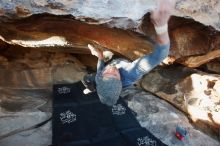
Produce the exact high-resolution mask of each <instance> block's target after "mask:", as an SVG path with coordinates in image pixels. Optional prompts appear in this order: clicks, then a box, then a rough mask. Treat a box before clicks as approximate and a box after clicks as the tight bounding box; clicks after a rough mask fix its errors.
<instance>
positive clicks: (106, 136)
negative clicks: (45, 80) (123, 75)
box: [52, 82, 164, 146]
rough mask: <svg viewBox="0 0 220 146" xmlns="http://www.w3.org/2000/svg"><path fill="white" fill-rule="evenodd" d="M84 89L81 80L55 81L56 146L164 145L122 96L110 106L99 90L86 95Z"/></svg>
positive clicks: (53, 130)
mask: <svg viewBox="0 0 220 146" xmlns="http://www.w3.org/2000/svg"><path fill="white" fill-rule="evenodd" d="M83 90H84V86H83V84H82V83H81V82H77V83H73V84H57V85H54V87H53V118H52V143H53V145H54V146H144V145H147V144H150V145H155V144H156V145H164V144H163V143H162V142H161V141H160V140H158V139H157V138H156V137H154V136H153V135H152V134H151V133H150V132H148V131H147V130H146V129H144V128H142V127H141V126H140V124H139V123H138V121H137V120H136V118H135V116H134V114H133V112H132V111H131V109H129V108H128V106H127V104H126V103H125V102H124V101H123V99H119V101H118V102H117V103H116V104H115V105H113V106H112V107H110V106H107V105H104V104H102V103H101V102H100V101H99V98H98V95H97V94H96V92H93V93H90V94H86V95H85V94H84V93H83Z"/></svg>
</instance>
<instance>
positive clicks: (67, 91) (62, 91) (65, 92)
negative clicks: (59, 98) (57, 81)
mask: <svg viewBox="0 0 220 146" xmlns="http://www.w3.org/2000/svg"><path fill="white" fill-rule="evenodd" d="M57 92H58V93H59V94H67V93H70V88H68V87H65V86H64V87H61V88H58V89H57Z"/></svg>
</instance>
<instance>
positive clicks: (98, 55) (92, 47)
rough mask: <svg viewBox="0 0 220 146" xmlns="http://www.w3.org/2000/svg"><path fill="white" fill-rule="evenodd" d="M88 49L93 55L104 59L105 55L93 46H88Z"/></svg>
mask: <svg viewBox="0 0 220 146" xmlns="http://www.w3.org/2000/svg"><path fill="white" fill-rule="evenodd" d="M88 48H89V50H90V51H91V54H92V55H94V56H96V57H98V58H99V59H103V53H102V51H100V50H99V49H97V48H95V47H94V46H93V45H91V44H88Z"/></svg>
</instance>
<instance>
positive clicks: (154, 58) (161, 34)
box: [84, 0, 175, 106]
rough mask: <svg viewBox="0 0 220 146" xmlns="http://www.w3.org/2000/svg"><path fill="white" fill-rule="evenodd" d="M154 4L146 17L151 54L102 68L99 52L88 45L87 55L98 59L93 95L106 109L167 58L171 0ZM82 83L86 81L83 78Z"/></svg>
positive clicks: (101, 57) (116, 60)
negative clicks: (150, 33) (153, 36)
mask: <svg viewBox="0 0 220 146" xmlns="http://www.w3.org/2000/svg"><path fill="white" fill-rule="evenodd" d="M158 2H159V3H158V8H157V9H155V10H153V11H152V12H151V16H150V18H151V20H152V23H153V25H154V28H155V31H156V43H155V46H154V51H153V52H152V53H151V54H148V55H144V56H142V57H140V58H138V59H136V60H134V61H133V62H129V61H127V60H124V59H114V60H112V61H111V62H110V63H108V64H107V65H105V63H104V61H103V59H104V57H103V52H102V51H101V50H100V49H98V48H96V47H94V46H93V45H91V44H88V48H89V49H90V51H91V54H92V55H94V56H96V57H97V58H98V63H97V73H96V75H95V77H94V80H95V83H96V91H97V94H98V96H99V98H100V101H101V102H102V103H104V104H106V105H109V106H112V105H114V104H115V103H116V102H117V100H118V99H119V96H120V93H121V90H122V88H124V87H127V86H129V85H132V84H133V83H135V82H136V81H137V80H139V79H140V78H142V76H143V75H145V74H147V73H148V72H149V71H151V70H152V69H153V68H154V67H156V66H157V65H158V64H160V63H161V62H162V61H163V60H164V59H165V58H166V57H167V56H168V53H169V48H170V39H169V34H168V20H169V18H170V16H171V14H172V11H173V8H174V5H175V1H174V0H159V1H158ZM91 78H92V77H91ZM85 80H86V78H84V81H85ZM89 82H91V80H90V81H89ZM84 83H85V82H84ZM87 87H88V86H87ZM92 90H94V89H92Z"/></svg>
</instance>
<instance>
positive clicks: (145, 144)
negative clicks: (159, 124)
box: [137, 136, 157, 146]
mask: <svg viewBox="0 0 220 146" xmlns="http://www.w3.org/2000/svg"><path fill="white" fill-rule="evenodd" d="M137 144H138V146H156V144H157V142H156V141H155V140H152V139H151V138H149V137H148V136H145V137H140V138H138V139H137Z"/></svg>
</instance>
